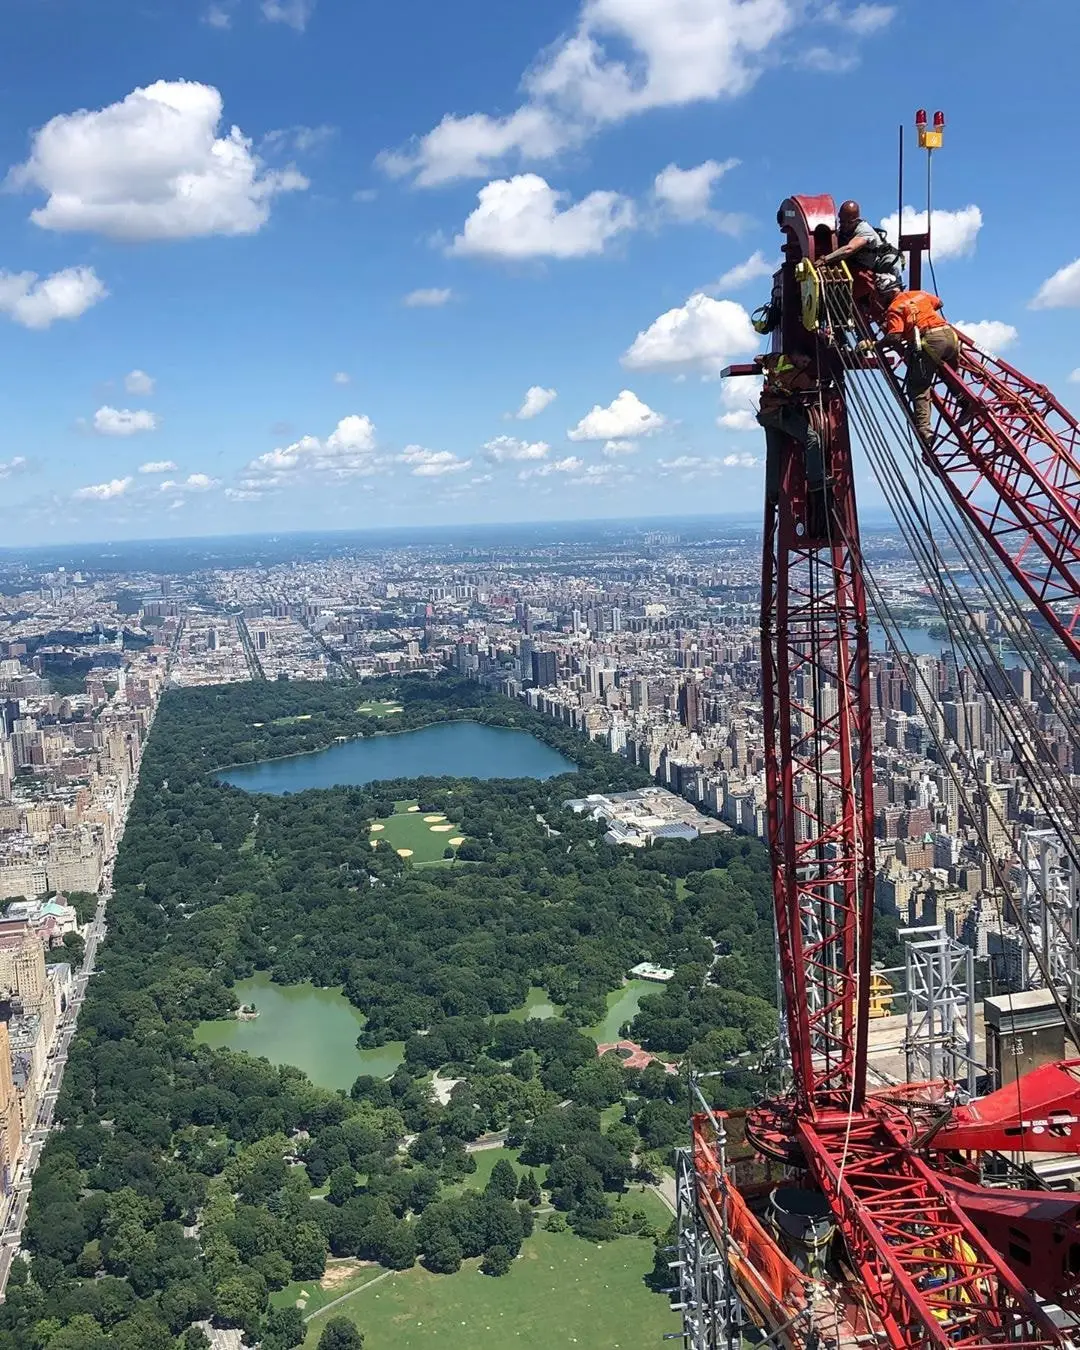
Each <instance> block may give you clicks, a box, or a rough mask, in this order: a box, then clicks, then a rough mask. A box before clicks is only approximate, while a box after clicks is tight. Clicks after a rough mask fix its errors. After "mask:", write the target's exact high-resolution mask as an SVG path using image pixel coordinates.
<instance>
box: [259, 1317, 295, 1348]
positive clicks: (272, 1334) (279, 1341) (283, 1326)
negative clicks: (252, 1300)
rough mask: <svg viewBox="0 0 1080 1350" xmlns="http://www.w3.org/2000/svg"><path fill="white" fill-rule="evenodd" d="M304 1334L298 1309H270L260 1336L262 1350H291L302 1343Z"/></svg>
mask: <svg viewBox="0 0 1080 1350" xmlns="http://www.w3.org/2000/svg"><path fill="white" fill-rule="evenodd" d="M305 1332H306V1328H305V1326H304V1318H303V1315H302V1313H301V1312H300V1309H299V1308H271V1309H270V1311H269V1313H268V1314H267V1317H266V1324H265V1329H264V1331H263V1335H262V1347H263V1350H293V1347H294V1346H297V1345H302V1344H303V1343H304V1335H305Z"/></svg>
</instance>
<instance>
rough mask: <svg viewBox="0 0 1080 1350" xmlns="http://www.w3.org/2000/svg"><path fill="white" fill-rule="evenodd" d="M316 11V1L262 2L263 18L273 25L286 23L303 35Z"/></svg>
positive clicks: (284, 0)
mask: <svg viewBox="0 0 1080 1350" xmlns="http://www.w3.org/2000/svg"><path fill="white" fill-rule="evenodd" d="M314 9H315V0H262V12H263V17H264V18H266V19H269V20H270V22H271V23H286V24H288V25H289V27H290V28H295V29H296V31H297V32H298V33H302V32H303V31H304V29H305V28H306V27H307V26H308V20H309V19H310V18H311V15H312V12H313V10H314Z"/></svg>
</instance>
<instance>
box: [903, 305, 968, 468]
mask: <svg viewBox="0 0 1080 1350" xmlns="http://www.w3.org/2000/svg"><path fill="white" fill-rule="evenodd" d="M959 355H960V342H959V339H958V338H957V336H956V329H955V328H953V327H951V326H950V325H949V324H945V325H944V326H943V327H942V328H931V329H929V330H928V331H927V332H925V333H923V335H922V349H921V350H919V351H912V352H911V353H910V354H909V356H908V362H907V386H906V387H907V396H908V399H909V401H910V403H911V413H912V416H913V417H914V419H915V427H916V430H917V431H918V433H919V439H920V440H921V441H922V443H923V445H927V446H928V445H930V444H931V442H932V440H933V437H932V436H931V433H930V408H931V398H930V390H931V389H932V388H933V386H934V382H935V381H936V380H937V377H938V367H939V366H941V365H946V364H947V365H950V366H955V365H956V361H957V358H958V357H959Z"/></svg>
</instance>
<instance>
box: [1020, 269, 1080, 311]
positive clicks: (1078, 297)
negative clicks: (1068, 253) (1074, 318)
mask: <svg viewBox="0 0 1080 1350" xmlns="http://www.w3.org/2000/svg"><path fill="white" fill-rule="evenodd" d="M1077 305H1080V258H1077V259H1076V261H1075V262H1071V263H1069V264H1068V265H1067V266H1065V267H1060V268H1058V270H1057V271H1056V272H1055V273H1054V275H1053V276H1052V277H1049V278H1048V279H1047V280H1046V281H1044V282H1043V284H1042V285H1041V286H1040V287H1039V292H1038V294H1037V295H1036V297H1035V299H1034V300H1032V302H1031V308H1032V309H1072V308H1073V307H1075V306H1077Z"/></svg>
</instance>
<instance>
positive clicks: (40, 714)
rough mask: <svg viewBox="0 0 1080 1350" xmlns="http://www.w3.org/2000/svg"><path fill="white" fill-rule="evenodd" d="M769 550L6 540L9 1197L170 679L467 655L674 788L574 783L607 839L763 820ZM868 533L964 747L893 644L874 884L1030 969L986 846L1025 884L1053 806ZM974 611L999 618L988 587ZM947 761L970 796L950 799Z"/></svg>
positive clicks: (922, 667) (4, 892)
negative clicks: (127, 550)
mask: <svg viewBox="0 0 1080 1350" xmlns="http://www.w3.org/2000/svg"><path fill="white" fill-rule="evenodd" d="M756 549H757V541H756V540H755V538H754V536H753V532H752V530H749V529H747V530H745V531H740V530H735V531H732V530H730V529H727V530H724V529H720V530H718V531H717V534H716V537H715V538H713V539H708V538H705V539H700V540H696V541H694V542H693V543H687V544H683V542H682V541H681V539H680V537H679V535H678V533H677V532H675V531H674V530H673V531H670V532H666V531H660V530H654V531H652V532H644V533H642V534H640V535H639V536H637V537H629V538H626V539H618V540H613V541H611V542H606V541H599V540H597V541H592V542H590V543H588V544H565V545H549V546H546V547H543V548H537V549H529V550H516V549H514V548H513V547H512V546H508V547H507V548H506V550H505V552H504V553H503V554H502V556H499V555H498V553H497V552H496V551H494V550H492V551H489V552H487V554H486V556H484V557H483V558H477V557H472V556H470V550H468V549H453V550H449V552H450V553H451V555H452V556H450V557H449V558H446V559H441V558H439V557H438V556H436V553H437V551H436V550H435V549H434V548H432V547H431V546H428V547H421V548H393V549H386V550H381V549H375V548H370V547H367V548H364V547H358V548H356V549H355V551H350V550H349V549H348V548H347V547H345V548H343V547H342V546H341V545H336V546H335V547H334V548H333V549H332V550H328V552H330V556H327V557H324V558H321V559H319V558H310V559H307V560H305V561H303V562H296V561H283V562H278V563H275V564H273V565H246V566H245V565H237V566H235V567H231V568H228V569H219V568H207V569H199V568H193V569H192V570H191V571H189V572H187V573H178V574H172V575H168V574H157V573H154V572H152V571H151V570H128V571H124V572H122V573H114V572H112V571H110V569H109V568H108V566H107V565H103V566H100V567H89V566H85V565H84V566H83V568H82V569H81V570H78V569H76V570H71V571H68V570H66V569H65V568H64V567H53V568H51V569H50V570H49V571H47V572H45V573H43V574H42V575H40V576H36V577H32V575H31V572H32V569H31V570H27V565H26V564H25V563H22V564H20V567H19V569H15V568H14V567H13V566H11V565H9V566H8V568H7V571H6V572H5V573H4V576H5V578H6V579H5V583H4V585H3V593H2V594H0V658H2V659H0V695H2V697H3V704H2V707H3V720H2V724H0V897H2V898H3V899H4V900H5V901H7V902H8V903H7V908H6V913H5V917H4V919H3V923H2V931H0V985H2V987H3V991H4V992H3V997H4V999H5V1000H6V1001H5V1002H4V1003H2V1004H0V1008H2V1010H3V1021H2V1022H0V1028H2V1033H3V1034H2V1037H0V1051H2V1054H0V1149H2V1158H3V1193H4V1196H5V1204H6V1205H7V1206H9V1207H10V1205H11V1203H12V1199H13V1197H14V1196H15V1195H17V1194H18V1191H19V1185H20V1178H21V1177H22V1175H23V1164H24V1163H25V1159H26V1156H27V1152H28V1149H29V1146H30V1143H31V1141H32V1140H33V1139H34V1137H35V1133H34V1132H35V1129H36V1128H37V1125H38V1120H39V1111H40V1109H41V1103H42V1095H43V1092H44V1091H45V1087H46V1082H47V1079H48V1076H49V1073H50V1071H51V1070H50V1064H51V1061H50V1055H51V1053H52V1049H53V1047H54V1046H55V1043H56V1039H57V1036H58V1034H59V1031H60V1029H61V1028H62V1027H63V1026H64V1025H65V1018H66V1017H67V1016H68V1010H69V1007H70V1005H71V1003H72V993H73V983H72V966H73V963H74V964H75V965H77V964H78V961H79V959H81V956H82V949H83V937H84V936H85V935H86V934H87V931H88V927H89V925H90V924H91V922H92V921H93V918H94V913H93V911H94V905H93V903H89V902H87V901H86V897H96V896H97V895H98V894H99V892H102V891H103V888H104V887H105V886H106V885H107V876H108V869H109V866H110V861H111V859H112V858H113V857H114V855H115V852H116V848H117V845H118V842H119V839H120V836H121V834H122V831H123V825H124V818H125V811H126V807H127V803H128V802H129V801H130V796H131V792H132V788H133V784H134V782H135V781H136V778H137V775H138V771H139V764H140V759H141V754H142V747H143V745H144V743H145V741H146V737H147V735H148V734H149V732H150V728H151V726H152V723H153V719H154V713H155V709H156V706H157V702H158V699H159V698H160V696H161V694H162V692H163V691H164V690H165V689H166V688H169V687H172V688H188V687H192V686H204V685H219V684H225V683H233V682H243V681H253V680H254V681H257V680H269V681H311V680H316V681H319V680H335V681H342V680H358V681H364V680H365V679H368V678H371V677H381V676H387V675H406V674H407V675H409V676H412V677H415V678H418V679H422V678H424V677H425V676H430V675H434V674H436V673H437V672H440V671H443V670H447V669H450V670H453V671H456V672H459V673H460V674H461V675H463V676H465V677H467V678H469V679H471V680H475V681H477V682H479V683H480V684H482V685H487V686H490V687H492V688H494V689H496V690H498V691H500V692H501V693H503V694H506V695H508V696H509V697H511V698H515V699H520V700H523V701H524V702H526V703H527V704H528V705H529V706H530V707H532V708H534V709H536V710H538V711H539V712H541V713H543V714H544V715H545V716H547V717H550V718H552V719H555V720H557V721H559V722H561V723H563V724H565V725H566V726H567V727H570V728H572V729H573V730H575V731H576V732H578V733H580V734H581V735H582V736H585V737H589V738H591V739H592V740H594V741H597V742H599V743H601V744H603V745H604V746H606V747H608V748H609V749H610V750H611V751H613V752H615V753H617V754H619V755H622V756H625V757H626V758H627V759H628V760H629V761H630V762H631V763H633V764H635V765H638V766H640V767H642V768H643V769H645V770H647V772H648V774H649V775H650V777H651V778H652V779H653V780H654V782H655V785H656V788H657V789H666V790H667V791H659V790H657V791H651V792H649V791H647V792H645V793H640V792H638V793H629V794H622V797H615V798H612V799H609V798H606V797H604V796H602V795H597V796H596V797H594V798H589V799H583V800H581V801H579V802H578V803H576V807H577V809H579V810H582V811H586V812H588V813H590V814H591V815H593V816H594V817H596V818H601V819H603V820H604V821H606V822H607V826H608V836H607V837H608V839H609V840H610V841H611V842H617V843H620V844H625V845H627V846H632V847H642V846H644V845H646V844H649V843H652V842H653V841H655V840H656V839H663V838H695V837H697V836H698V835H699V834H701V833H708V832H710V831H713V830H717V829H724V828H733V829H737V830H740V831H743V832H746V833H749V834H752V835H757V836H759V837H762V836H764V834H765V828H766V825H765V819H766V799H765V781H764V774H763V751H762V723H761V717H762V710H761V690H760V679H761V671H760V650H759V636H758V631H757V618H756V613H755V609H756V573H757V569H758V567H759V561H758V557H757V553H756ZM869 552H870V554H871V561H872V562H874V563H875V565H876V566H877V567H878V572H879V578H880V580H881V582H882V584H883V586H884V590H885V593H886V595H887V597H888V598H889V599H890V600H891V602H892V603H893V604H895V605H896V606H897V607H898V609H900V610H902V612H903V614H904V617H905V623H906V625H907V627H906V631H907V632H908V634H909V637H910V638H911V640H913V641H915V642H916V643H917V644H918V646H919V648H920V654H919V655H918V656H917V658H916V666H915V669H916V670H917V672H918V678H919V679H920V680H922V681H924V682H925V685H926V687H927V689H928V690H929V691H930V692H931V695H932V699H933V704H934V707H935V709H936V710H937V716H938V717H939V719H940V722H939V725H938V727H937V728H936V730H937V733H938V735H939V736H940V737H941V738H943V740H944V744H945V745H946V746H947V747H948V749H949V753H950V756H951V763H942V762H941V759H940V756H939V755H938V754H937V752H936V750H935V747H934V739H933V736H932V734H931V728H930V727H928V726H927V724H926V721H925V719H924V718H923V716H922V715H921V714H920V711H919V709H918V707H917V706H916V702H915V694H914V693H913V690H912V688H911V686H910V684H909V681H908V679H907V676H906V674H905V668H904V665H903V664H902V663H901V662H900V661H898V660H897V659H896V658H895V657H893V656H891V655H890V654H888V653H887V652H885V651H882V650H878V651H876V652H875V654H874V656H873V671H872V674H873V691H874V694H873V701H874V759H875V770H876V781H875V787H874V811H875V819H876V825H877V836H878V856H877V886H876V900H877V905H878V909H879V911H880V912H882V913H884V914H890V915H894V916H896V917H897V918H898V919H899V920H900V921H901V923H902V924H904V925H908V926H911V927H920V926H941V927H943V928H944V929H945V931H946V932H947V933H948V934H949V936H950V937H953V938H955V939H957V940H959V941H960V942H962V943H963V944H965V945H967V946H969V947H970V948H971V949H972V950H973V951H974V953H975V955H976V956H977V957H979V958H986V957H988V956H992V957H996V958H997V961H996V968H997V975H998V977H999V979H1000V980H1002V981H1003V984H1002V986H1001V987H1007V988H1014V989H1017V988H1023V987H1026V985H1027V981H1028V979H1029V978H1030V977H1031V975H1032V970H1030V969H1029V968H1028V958H1027V955H1026V950H1025V948H1024V944H1023V943H1022V942H1021V940H1020V934H1019V933H1018V930H1017V925H1016V922H1015V919H1016V917H1017V916H1016V915H1015V914H1013V913H1012V912H1011V911H1010V912H1008V913H1007V915H1006V917H1005V918H1003V914H1002V902H1003V897H1002V895H1001V893H1000V889H999V888H998V886H997V884H996V881H995V872H994V869H993V866H992V864H994V863H998V864H1000V863H1001V862H1004V863H1005V864H1006V865H1007V867H1008V868H1009V869H1010V878H1011V880H1012V881H1013V882H1014V883H1019V882H1020V880H1021V878H1020V876H1019V868H1020V866H1021V858H1022V856H1024V857H1026V850H1025V837H1026V836H1027V835H1030V834H1033V833H1035V832H1036V831H1038V829H1039V827H1040V826H1041V825H1043V824H1044V823H1045V822H1042V821H1041V820H1040V818H1039V813H1038V810H1037V807H1036V804H1035V803H1033V802H1032V801H1031V800H1030V798H1029V796H1028V794H1027V793H1026V791H1025V788H1024V785H1023V782H1022V780H1019V779H1018V775H1017V772H1016V767H1015V765H1014V763H1013V762H1012V754H1011V748H1010V744H1009V741H1008V737H1007V735H1006V733H1005V731H1004V730H1003V728H1002V727H1001V726H1000V724H999V722H998V721H997V720H996V719H995V716H994V714H993V711H992V709H991V708H990V707H989V706H988V704H987V702H986V700H985V699H984V698H983V696H982V695H981V694H980V693H979V692H978V691H977V689H976V682H975V679H974V677H973V675H972V673H971V672H970V671H968V670H967V669H966V668H964V667H963V666H962V665H960V664H958V661H957V658H956V655H955V653H954V652H953V651H952V650H950V647H949V645H948V643H947V642H944V641H941V640H937V639H935V638H934V637H932V636H931V635H930V632H929V631H927V630H928V629H929V628H930V627H931V626H932V625H933V623H934V620H935V617H936V616H935V613H934V611H933V610H932V607H931V606H930V603H929V601H928V600H925V599H922V598H921V597H920V594H919V590H918V582H917V578H916V576H915V574H914V571H913V569H912V568H911V566H910V565H908V564H907V563H905V561H904V559H903V557H902V556H901V555H900V554H899V552H898V550H897V548H896V545H895V541H894V540H892V539H891V537H889V536H887V535H878V536H872V537H871V541H870V544H869ZM875 555H876V556H875ZM16 576H17V577H18V579H17V580H16ZM13 583H14V584H13ZM977 618H978V620H979V622H980V623H982V624H984V625H985V626H986V628H987V630H988V631H989V632H990V633H993V632H994V630H995V626H996V620H995V618H994V616H993V615H992V614H990V613H988V612H986V611H979V613H978V615H977ZM881 636H882V635H881V634H880V632H879V633H878V638H879V641H878V643H877V645H878V646H879V647H880V646H881V645H882V643H881V641H880V638H881ZM1012 675H1013V685H1012V690H1011V692H1012V696H1013V697H1014V698H1015V699H1016V700H1022V701H1024V702H1026V703H1028V704H1032V705H1033V706H1034V707H1036V708H1038V704H1039V691H1038V690H1037V689H1034V688H1033V687H1032V682H1031V676H1030V674H1029V673H1028V672H1027V671H1026V670H1021V669H1016V670H1015V671H1013V672H1012ZM1041 725H1042V729H1043V731H1044V733H1045V735H1046V737H1047V740H1048V741H1049V742H1050V744H1051V746H1052V747H1053V750H1054V753H1055V754H1056V755H1058V756H1059V757H1063V762H1064V763H1066V764H1067V765H1068V767H1069V768H1076V767H1077V766H1075V765H1072V764H1071V762H1069V759H1068V756H1069V754H1070V750H1069V740H1068V737H1067V734H1066V728H1065V727H1064V726H1062V725H1061V724H1060V723H1059V722H1058V721H1057V720H1056V719H1055V718H1054V716H1053V715H1052V714H1041ZM958 766H959V767H960V769H961V770H962V771H963V772H964V773H965V774H967V775H969V781H968V783H967V787H968V788H969V790H970V791H971V792H972V793H973V794H974V799H975V800H977V801H978V803H979V806H980V810H981V811H982V813H983V818H982V820H981V821H973V820H970V819H968V818H967V817H966V815H965V813H964V811H963V809H962V807H961V803H960V798H959V796H958V792H957V788H956V785H955V782H954V775H955V771H956V768H957V767H958ZM622 798H625V799H622ZM980 825H981V834H982V836H983V837H988V838H989V839H990V841H991V843H992V846H993V848H994V850H995V855H996V856H995V857H993V858H988V857H987V856H986V855H985V851H984V848H983V847H982V845H981V843H980V839H979V833H980V832H978V831H977V830H976V826H980ZM79 897H82V900H81V902H80V900H79ZM80 904H81V908H80Z"/></svg>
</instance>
